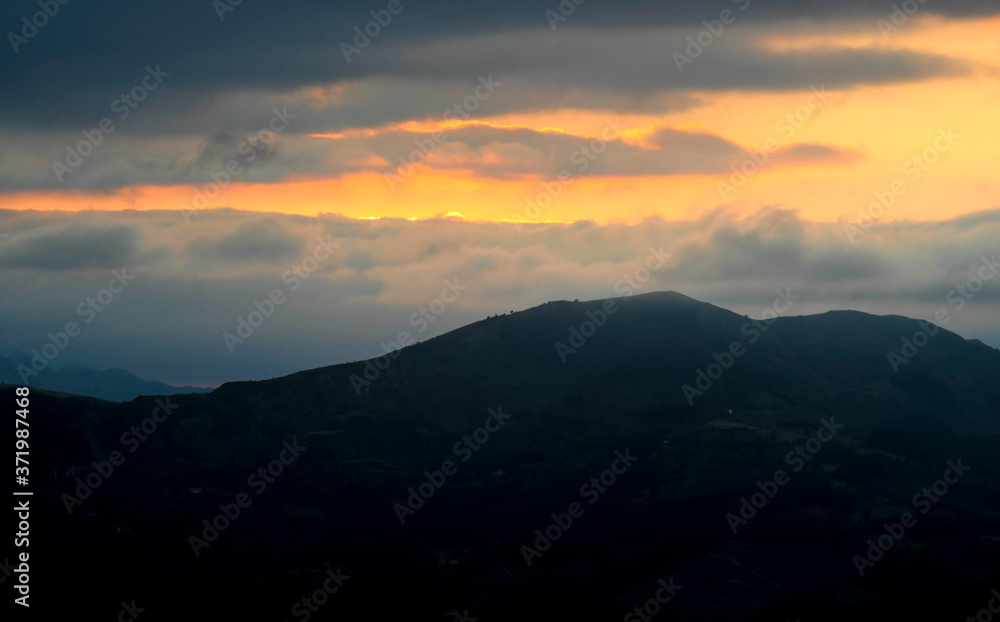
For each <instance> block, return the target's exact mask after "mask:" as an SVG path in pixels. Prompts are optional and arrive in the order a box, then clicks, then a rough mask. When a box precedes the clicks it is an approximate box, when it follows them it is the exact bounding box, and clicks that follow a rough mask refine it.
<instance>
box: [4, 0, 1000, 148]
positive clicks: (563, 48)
mask: <svg viewBox="0 0 1000 622" xmlns="http://www.w3.org/2000/svg"><path fill="white" fill-rule="evenodd" d="M558 4H559V3H558V2H552V3H538V2H528V1H527V0H521V1H519V2H505V1H501V0H490V1H485V2H477V3H475V4H474V5H471V4H467V3H464V2H458V0H445V1H441V2H434V3H431V2H426V3H424V2H414V3H410V2H404V3H403V7H404V10H403V12H402V13H400V14H399V15H397V16H395V17H393V19H392V21H391V22H390V23H389V24H388V25H387V26H386V27H385V28H384V30H383V31H382V32H381V33H380V34H379V35H378V36H377V37H375V39H374V40H373V41H372V42H371V44H370V45H368V46H367V47H365V48H364V50H362V52H361V53H360V54H358V55H357V56H355V57H353V58H352V60H351V62H350V63H348V62H346V60H345V58H344V54H343V52H342V49H341V43H343V42H348V41H351V40H352V39H353V38H354V36H355V31H354V28H355V27H363V26H364V25H365V24H366V23H367V22H369V21H370V20H371V19H372V18H371V15H370V11H372V10H380V9H381V8H382V7H383V6H384V5H383V4H382V3H378V2H375V3H326V2H320V1H319V0H304V1H299V2H292V3H283V4H281V5H273V4H267V3H257V4H254V3H249V2H244V3H242V4H240V5H239V6H238V7H236V9H235V10H234V11H233V12H231V13H227V14H225V15H224V16H223V17H224V19H223V20H222V21H220V19H219V17H218V16H217V15H216V11H215V9H214V8H213V6H214V5H213V3H211V2H206V1H205V0H181V1H179V2H175V3H164V2H143V3H138V2H137V3H128V4H123V3H121V2H117V3H110V2H105V3H101V4H97V5H94V4H78V3H76V2H71V3H69V4H67V5H60V11H59V13H58V14H57V15H56V16H54V17H53V18H51V19H50V20H49V23H48V24H47V25H45V26H44V27H43V28H41V29H39V30H38V32H37V34H35V35H34V36H33V37H31V38H30V39H28V40H27V43H23V44H21V45H20V46H19V47H18V51H17V53H16V54H15V53H14V50H13V46H9V47H8V49H7V50H6V60H5V61H4V63H2V64H0V92H3V93H5V95H6V96H5V97H3V98H2V99H0V119H2V123H3V125H4V126H5V127H7V128H8V129H10V128H26V127H30V128H32V129H34V130H38V131H43V132H45V131H57V130H59V129H64V128H66V129H72V130H77V131H80V130H83V129H86V128H88V127H90V126H93V125H96V124H97V123H98V122H99V121H100V120H101V119H102V118H104V117H111V118H116V114H115V113H114V112H113V110H114V108H113V106H114V102H115V100H116V99H118V98H119V97H121V95H122V94H125V93H128V92H129V91H130V90H131V89H133V88H134V87H136V86H138V85H139V84H141V80H142V79H143V76H144V75H145V73H146V71H147V66H152V67H157V66H159V67H160V68H161V69H162V71H164V72H166V73H168V74H169V76H168V77H166V78H164V81H163V83H162V84H161V85H160V86H159V87H158V88H157V89H156V90H155V91H152V92H150V94H149V97H148V98H147V99H146V100H144V101H143V102H141V103H139V105H138V108H137V109H136V110H134V111H133V112H132V114H131V116H130V117H128V118H126V119H122V120H121V122H120V126H121V130H120V131H122V132H126V133H143V132H145V133H169V134H171V135H178V134H183V135H188V136H190V135H202V136H204V135H210V134H214V133H216V132H225V131H229V132H237V133H238V132H240V131H252V130H253V129H255V125H256V124H257V123H260V122H262V121H266V120H267V116H268V115H269V109H270V106H271V104H272V101H274V102H277V101H279V100H281V98H282V97H285V96H287V94H288V93H289V92H291V91H296V90H298V89H303V88H307V87H321V86H328V85H333V84H353V83H357V82H359V81H363V82H365V83H366V84H367V83H368V82H370V81H373V80H374V81H377V80H388V81H391V82H393V83H394V84H395V86H394V87H393V88H392V89H390V91H389V93H387V94H386V96H385V97H376V96H375V94H374V93H373V94H372V95H373V96H372V97H371V98H367V99H364V100H360V101H354V102H351V103H349V104H348V105H347V106H346V107H343V108H342V107H341V106H340V105H339V104H338V105H337V106H332V107H331V108H332V109H331V110H324V111H316V112H314V113H313V114H311V115H310V116H309V117H308V118H303V119H302V121H303V122H302V124H301V127H298V128H296V129H295V130H294V131H296V132H300V131H301V132H305V131H324V130H325V131H336V130H337V129H340V128H344V127H360V126H365V125H372V124H377V123H387V122H392V121H396V120H402V119H405V118H414V115H418V116H419V115H427V114H434V111H435V110H436V109H438V108H439V107H442V106H447V105H448V104H450V103H451V101H452V100H450V99H448V98H447V97H444V98H442V97H434V96H433V95H431V92H433V91H435V90H436V91H438V92H441V91H446V92H447V91H448V90H452V89H456V88H462V85H463V84H467V83H469V82H474V81H475V78H476V76H477V75H480V74H484V73H487V72H493V73H494V74H497V76H498V77H500V78H501V79H506V80H509V86H510V88H509V92H511V93H514V92H517V96H516V97H514V96H513V95H512V96H510V97H506V98H503V97H502V98H500V99H499V101H498V102H497V104H496V106H495V110H491V111H489V114H499V113H503V112H508V111H513V110H520V109H527V110H532V109H538V108H542V107H553V106H555V107H579V108H601V107H605V109H607V107H610V106H615V107H618V109H623V108H621V107H620V102H621V100H625V101H630V102H632V104H631V106H632V107H633V108H637V109H652V108H656V107H661V106H664V105H666V106H677V105H678V104H681V103H683V102H682V100H680V99H676V98H675V99H674V101H669V100H670V99H671V98H670V97H669V96H668V95H666V94H669V93H677V92H684V91H690V90H692V89H753V90H759V89H772V90H774V89H779V90H787V89H796V88H806V87H808V86H811V85H815V84H819V83H826V84H827V86H828V87H830V88H839V87H847V86H850V85H854V84H872V83H875V84H881V83H890V82H901V81H911V80H919V79H925V78H931V77H939V76H942V75H957V74H960V73H962V72H964V71H967V70H968V68H967V67H965V66H964V65H962V64H961V63H959V62H957V61H954V60H951V59H947V58H942V57H939V56H933V55H928V54H921V53H917V52H904V51H898V50H888V49H830V50H795V51H790V52H774V51H768V50H764V49H760V48H759V47H758V46H757V45H756V44H755V42H754V40H753V36H754V35H758V34H762V33H765V34H766V31H767V29H774V30H775V31H776V32H780V31H781V29H782V28H783V26H782V25H783V24H786V23H787V22H789V21H790V20H795V21H796V22H797V23H798V24H800V26H799V27H800V28H811V27H814V28H820V27H826V26H828V25H829V24H835V23H838V22H841V21H853V23H855V24H864V26H865V27H868V28H871V29H872V31H873V32H877V27H876V25H875V19H874V18H876V17H879V16H883V15H887V14H888V13H889V12H891V7H890V6H881V5H877V6H876V5H872V4H871V3H868V2H864V1H863V0H852V1H848V2H832V1H830V2H817V1H815V0H796V1H791V0H789V1H787V2H768V3H766V5H765V4H764V3H762V2H761V3H760V6H758V3H757V2H756V0H754V2H752V3H751V5H750V6H749V7H748V8H747V10H746V12H745V13H740V15H739V21H738V22H737V23H735V24H734V25H732V26H730V27H729V30H727V31H726V32H724V33H723V35H722V36H721V37H720V38H719V39H718V41H716V42H715V43H714V44H713V45H712V46H711V47H710V48H708V49H706V51H705V53H704V54H703V55H702V56H701V57H700V58H698V60H697V62H696V63H695V64H694V65H692V66H689V67H688V68H687V69H686V70H685V71H684V72H683V73H679V72H678V71H677V70H676V67H675V64H674V61H673V60H672V56H671V55H672V53H673V52H675V51H678V50H683V49H684V46H685V45H686V37H687V36H690V35H693V34H696V33H697V31H698V30H700V29H701V28H702V26H701V24H702V21H703V20H710V19H714V18H717V17H718V15H719V13H720V11H721V10H722V9H725V8H728V9H734V7H736V6H737V4H743V2H740V3H734V2H731V1H728V0H727V1H715V2H708V3H705V2H695V1H694V0H684V1H680V2H670V3H666V2H652V0H649V1H637V0H632V1H627V2H619V3H608V2H604V3H597V2H596V1H595V2H593V3H585V4H584V5H581V6H579V7H578V8H577V10H576V12H575V13H574V14H573V15H572V16H571V17H570V18H569V21H568V22H567V23H566V24H564V25H560V26H559V27H558V28H557V30H556V32H552V30H551V29H550V28H549V23H548V21H547V19H546V17H545V11H546V10H551V9H556V8H557V7H558ZM37 11H38V5H37V3H36V2H31V1H25V0H19V1H16V2H9V3H5V4H4V5H3V7H2V8H0V25H3V26H4V27H5V30H9V31H10V32H14V33H16V32H17V31H18V30H20V27H22V26H23V24H22V22H21V19H22V17H24V16H26V15H27V16H30V15H32V14H33V13H35V12H37ZM921 11H922V12H925V13H926V14H933V13H938V14H944V15H949V16H969V15H983V14H988V13H996V12H997V11H998V8H997V5H996V3H995V2H986V1H981V2H980V1H972V0H969V1H967V2H953V3H927V4H925V5H923V7H922V9H921ZM802 24H805V25H804V26H803V25H802ZM407 81H410V82H417V83H423V84H424V86H425V89H423V90H421V89H419V88H418V90H417V95H416V96H412V91H411V87H413V84H404V82H407ZM684 96H687V97H690V95H689V94H685V95H684ZM442 99H444V100H445V101H442ZM400 100H401V101H400ZM284 103H286V104H287V103H289V101H288V99H285V100H284ZM318 128H319V129H318Z"/></svg>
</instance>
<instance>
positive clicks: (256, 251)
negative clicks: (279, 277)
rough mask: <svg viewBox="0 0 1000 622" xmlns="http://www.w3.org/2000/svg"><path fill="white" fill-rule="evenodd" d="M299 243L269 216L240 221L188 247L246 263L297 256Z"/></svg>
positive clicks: (223, 258)
mask: <svg viewBox="0 0 1000 622" xmlns="http://www.w3.org/2000/svg"><path fill="white" fill-rule="evenodd" d="M303 245H304V243H303V240H302V239H301V238H300V237H298V236H295V235H292V234H291V233H289V232H288V231H287V230H286V229H285V228H284V227H283V226H282V225H281V223H280V222H277V221H276V220H270V219H269V220H266V221H263V222H250V223H246V224H243V225H240V226H239V228H237V229H236V231H234V232H233V233H231V234H229V235H226V236H225V237H223V238H221V239H219V240H217V241H216V240H198V241H196V242H194V243H192V244H191V246H190V247H189V249H190V250H191V252H192V253H194V254H195V255H197V256H201V257H208V258H216V259H220V260H223V261H229V262H238V263H243V264H246V263H258V262H259V263H273V262H278V261H285V260H287V261H291V260H292V259H295V258H296V257H298V256H299V254H300V253H301V252H302V248H303Z"/></svg>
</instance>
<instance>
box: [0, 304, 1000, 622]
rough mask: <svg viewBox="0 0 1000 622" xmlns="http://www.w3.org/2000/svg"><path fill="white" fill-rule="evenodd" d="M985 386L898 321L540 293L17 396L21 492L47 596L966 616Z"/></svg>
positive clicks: (942, 345)
mask: <svg viewBox="0 0 1000 622" xmlns="http://www.w3.org/2000/svg"><path fill="white" fill-rule="evenodd" d="M927 333H933V334H931V335H928V334H927ZM998 378H1000V351H998V350H996V349H994V348H991V347H989V346H986V345H983V344H982V343H980V342H976V341H969V340H966V339H963V338H962V337H960V336H958V335H956V334H954V333H951V332H948V331H946V330H943V329H936V328H935V327H932V326H930V325H928V324H926V323H922V322H919V321H917V320H913V319H908V318H905V317H899V316H886V317H883V316H874V315H868V314H864V313H857V312H830V313H824V314H820V315H814V316H806V317H803V316H795V317H779V318H776V319H773V320H769V321H766V322H764V321H755V320H751V319H750V318H747V317H745V316H741V315H738V314H735V313H732V312H730V311H727V310H725V309H721V308H719V307H716V306H713V305H710V304H706V303H702V302H698V301H696V300H692V299H690V298H687V297H685V296H682V295H680V294H676V293H654V294H648V295H643V296H635V297H632V298H627V299H626V298H615V299H609V300H604V301H591V302H565V301H561V302H552V303H548V304H545V305H542V306H539V307H535V308H533V309H529V310H526V311H523V312H519V313H514V314H509V315H502V316H496V317H491V318H487V319H485V320H483V321H480V322H476V323H475V324H472V325H469V326H466V327H464V328H461V329H458V330H455V331H453V332H450V333H448V334H446V335H443V336H441V337H438V338H435V339H431V340H429V341H426V342H423V343H419V344H416V345H413V346H410V347H407V348H405V349H403V350H401V351H399V352H398V353H393V354H392V355H387V356H385V357H382V358H381V359H374V360H372V361H362V362H356V363H349V364H342V365H335V366H332V367H324V368H320V369H313V370H309V371H303V372H300V373H297V374H293V375H290V376H287V377H283V378H277V379H273V380H266V381H260V382H234V383H229V384H226V385H223V386H222V387H220V388H219V389H217V390H215V391H214V392H212V393H209V394H205V395H183V396H174V397H171V398H169V399H166V400H165V399H164V398H153V397H143V398H139V399H136V400H134V401H132V402H130V403H128V404H110V403H107V402H100V401H97V400H92V399H84V398H73V397H57V396H48V395H39V396H38V397H37V398H35V399H34V401H33V409H34V410H33V415H32V416H33V417H35V419H34V421H37V422H39V423H38V424H32V425H37V426H38V427H37V428H32V430H33V431H32V434H33V435H35V434H37V435H38V437H39V439H40V441H39V448H38V449H37V454H33V459H35V460H38V462H39V467H38V468H39V480H37V481H36V486H38V489H37V490H38V492H36V496H35V499H36V503H37V504H39V505H40V506H41V507H43V508H44V511H45V514H44V517H45V523H44V526H43V527H41V532H42V533H44V534H45V537H46V538H48V539H49V540H50V541H51V542H52V543H54V544H55V545H58V550H59V555H60V558H61V559H73V560H79V563H80V564H85V565H86V567H87V568H88V572H87V573H80V574H78V575H76V578H75V579H74V582H73V585H72V586H70V587H67V589H71V590H73V593H72V594H70V593H67V597H66V598H65V599H64V600H65V602H66V607H67V612H68V611H70V610H71V608H72V607H73V606H75V605H74V603H75V602H77V600H76V599H75V597H74V594H76V595H79V596H80V597H81V598H82V597H83V595H86V594H92V593H100V594H110V593H111V592H114V593H116V594H121V595H122V596H121V597H122V598H126V597H130V595H131V594H137V595H140V596H137V598H140V605H143V606H146V605H145V603H148V608H149V610H151V611H153V610H155V611H157V612H158V613H157V614H156V615H162V616H163V617H164V619H176V618H177V617H180V616H183V615H185V612H186V611H187V610H188V608H189V606H190V603H191V602H203V603H205V605H204V608H203V610H201V611H200V612H199V616H198V617H199V619H211V618H213V617H217V616H222V615H225V616H229V617H235V618H237V619H274V620H283V619H302V617H296V615H297V614H296V613H295V611H296V610H295V608H294V607H295V605H296V603H299V604H300V607H301V606H304V605H301V602H302V598H303V597H306V598H307V599H308V598H309V597H310V596H309V595H311V594H314V593H315V590H317V589H319V586H320V585H322V584H323V582H324V578H325V577H327V576H328V575H327V574H326V572H327V570H326V569H327V568H329V569H333V570H337V571H338V572H342V573H343V574H342V576H343V577H349V579H342V581H343V583H344V585H343V586H342V588H341V589H339V590H338V591H337V593H336V594H333V595H328V600H329V602H327V599H326V598H324V599H323V602H324V604H323V605H322V606H321V607H320V608H319V610H318V612H312V614H315V615H316V616H317V617H315V618H313V619H345V620H362V619H391V620H397V619H407V620H442V619H447V620H455V619H473V618H478V619H481V620H483V621H484V622H485V621H486V620H513V619H526V620H574V621H576V620H599V619H601V620H604V619H606V620H616V619H623V617H624V616H626V615H628V614H629V613H630V612H632V611H633V610H634V608H635V607H643V606H644V604H645V603H648V602H649V599H652V598H654V595H656V594H658V593H662V594H663V595H664V596H665V595H666V593H665V592H663V589H666V588H663V586H664V585H677V586H682V587H681V588H680V589H677V590H675V594H674V595H673V596H672V597H671V598H670V602H669V604H667V605H666V606H665V607H664V612H663V613H662V614H661V615H662V619H671V620H720V621H721V620H783V621H785V620H790V619H791V620H794V619H796V618H800V619H802V620H840V619H852V620H869V619H872V620H875V619H878V620H884V619H889V618H892V619H910V618H913V617H917V614H920V615H921V616H924V617H929V618H930V619H962V618H963V617H964V616H966V615H969V614H974V613H975V611H978V610H979V609H980V608H982V607H983V606H985V603H986V602H987V601H988V600H989V594H990V592H989V590H990V588H992V587H996V586H1000V451H998V450H1000V382H998V381H997V379H998ZM10 393H11V391H10V390H7V391H3V392H0V399H2V400H7V399H8V398H11V399H12V396H11V395H10ZM154 417H156V418H157V420H158V421H159V423H157V424H156V425H155V426H153V425H148V427H149V428H150V429H146V428H142V422H144V421H150V422H151V421H153V418H154ZM135 426H139V429H141V430H144V431H145V435H144V436H145V438H144V439H141V440H139V439H138V437H136V436H130V434H131V432H130V430H135V429H136V427H135ZM32 438H35V437H34V436H33V437H32ZM292 448H304V449H294V450H293V449H292ZM116 450H117V451H120V452H122V453H121V455H122V456H124V463H123V464H121V465H120V466H116V467H115V468H114V473H113V474H111V475H109V476H107V477H106V478H103V477H100V478H98V477H97V476H94V478H95V481H96V480H97V479H100V480H101V482H100V486H99V487H98V488H96V489H94V490H93V491H92V492H89V494H88V488H87V487H88V486H90V485H89V484H87V481H86V480H85V478H86V477H87V476H88V475H89V474H93V473H99V472H100V470H99V468H98V467H100V469H103V470H105V472H106V471H107V467H106V465H105V466H102V461H108V460H110V459H111V456H112V452H113V451H116ZM33 451H34V450H33ZM95 461H96V463H97V464H96V466H95V465H94V462H95ZM956 465H957V466H958V467H959V469H958V471H959V472H960V473H959V475H958V476H957V478H956V475H955V471H954V470H953V468H954V467H955V466H956ZM32 468H33V472H34V469H35V467H34V466H33V467H32ZM963 469H968V471H967V472H966V471H965V470H963ZM779 472H780V473H779ZM42 474H44V475H45V476H46V477H45V478H44V479H42V478H41V475H42ZM77 478H81V479H79V480H78V479H77ZM943 478H946V479H947V480H948V482H950V484H943V485H945V486H946V487H947V491H942V490H940V486H938V487H935V486H937V482H939V481H940V482H944V479H943ZM81 482H82V484H81ZM92 483H93V482H92ZM90 487H91V488H92V486H90ZM922 491H930V492H928V495H929V496H924V492H922ZM241 495H244V496H241ZM84 496H85V498H84ZM930 498H934V499H936V501H933V502H931V501H929V499H930ZM77 502H79V503H77ZM234 504H237V505H234ZM925 507H926V508H927V510H928V511H927V512H926V513H924V512H922V510H923V509H924V508H925ZM237 509H238V510H239V514H238V516H237V517H235V518H234V517H233V516H234V515H235V514H236V510H237ZM906 512H909V513H910V514H911V515H912V516H915V517H916V519H915V520H916V525H915V526H913V525H910V526H909V527H907V528H905V529H904V533H902V534H900V537H899V538H896V537H895V536H893V535H891V534H892V533H896V534H899V530H898V529H897V527H896V525H897V523H900V524H901V521H902V520H904V519H902V518H901V517H902V516H903V515H904V513H906ZM206 521H207V522H206ZM213 523H214V524H215V526H214V527H213V526H212V524H213ZM908 524H909V523H908ZM887 529H889V530H890V532H889V533H890V535H889V536H886V534H887V531H886V530H887ZM215 531H219V532H220V533H215ZM886 537H888V538H889V540H888V542H889V543H890V544H886V542H887V541H886V540H885V538H886ZM880 538H881V539H880ZM878 543H882V544H885V546H886V547H888V549H889V550H887V551H882V550H880V549H879V546H881V545H879V544H878ZM872 547H875V548H874V549H873V548H872ZM196 552H197V554H196ZM32 557H33V558H34V554H33V555H32ZM859 560H860V561H859ZM865 560H869V561H870V560H874V561H872V562H871V564H870V565H869V564H866V563H865ZM324 564H328V565H329V566H328V567H327V566H324ZM39 568H40V569H41V570H40V572H46V570H45V569H50V570H48V571H49V572H51V573H52V574H53V578H52V580H53V581H54V580H56V579H55V577H56V576H59V575H58V573H60V572H63V569H62V568H61V567H60V565H59V564H58V563H57V561H56V560H55V559H52V560H47V559H45V558H41V559H40V560H39ZM32 580H35V579H34V577H33V579H32ZM43 580H45V579H44V578H40V579H39V581H43ZM671 580H672V581H673V583H671ZM661 588H662V589H661ZM177 594H184V595H185V598H184V599H180V600H179V599H178V598H177ZM220 595H225V598H221V597H220ZM659 606H660V605H656V608H657V610H659ZM302 611H305V610H302V609H300V612H302ZM645 611H646V612H647V613H644V614H643V615H647V614H648V612H649V611H650V609H649V608H647V609H646V610H645ZM312 614H311V615H312ZM648 615H650V616H651V615H652V614H648ZM462 616H464V617H462ZM631 619H644V618H641V617H633V618H631Z"/></svg>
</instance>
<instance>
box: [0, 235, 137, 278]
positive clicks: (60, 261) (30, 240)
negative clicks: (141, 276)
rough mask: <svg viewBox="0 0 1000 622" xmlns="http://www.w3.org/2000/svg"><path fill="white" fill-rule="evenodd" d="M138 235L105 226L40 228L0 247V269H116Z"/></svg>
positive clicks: (127, 256)
mask: <svg viewBox="0 0 1000 622" xmlns="http://www.w3.org/2000/svg"><path fill="white" fill-rule="evenodd" d="M138 238H139V234H138V231H136V230H134V229H131V228H128V227H116V226H112V225H107V224H101V225H77V224H69V225H65V226H56V227H44V228H40V229H38V230H34V231H30V232H28V233H25V234H23V235H19V236H17V237H16V238H14V239H11V240H9V241H8V242H7V243H5V244H4V245H2V246H0V266H2V267H4V268H19V269H22V270H39V271H50V270H59V271H65V270H92V269H96V268H108V269H112V268H120V267H122V266H123V265H124V264H125V263H126V262H127V261H129V259H130V258H131V256H132V255H133V254H134V251H135V247H136V243H137V242H138Z"/></svg>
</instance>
